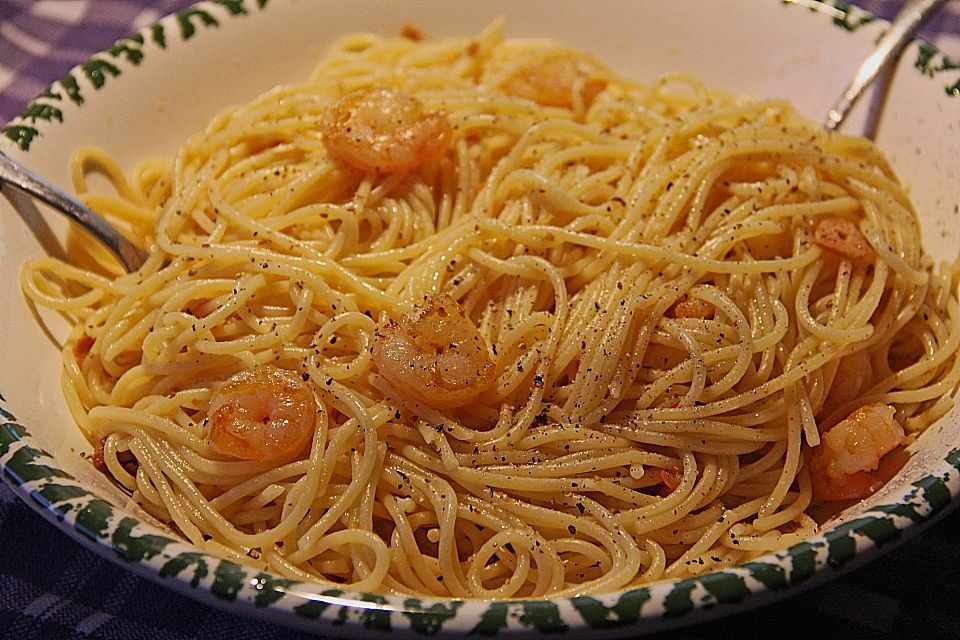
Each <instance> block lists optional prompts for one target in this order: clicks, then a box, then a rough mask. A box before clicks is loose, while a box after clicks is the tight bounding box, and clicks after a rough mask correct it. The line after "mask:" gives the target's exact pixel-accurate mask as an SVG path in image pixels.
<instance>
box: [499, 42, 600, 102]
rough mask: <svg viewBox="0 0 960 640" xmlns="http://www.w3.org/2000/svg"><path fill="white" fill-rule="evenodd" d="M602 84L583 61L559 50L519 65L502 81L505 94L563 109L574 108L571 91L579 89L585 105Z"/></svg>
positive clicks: (590, 100)
mask: <svg viewBox="0 0 960 640" xmlns="http://www.w3.org/2000/svg"><path fill="white" fill-rule="evenodd" d="M606 87H607V81H606V80H604V79H603V78H600V77H597V76H595V75H593V73H592V70H591V69H590V68H589V67H588V66H586V64H585V63H584V61H582V60H580V59H579V58H576V57H573V56H571V55H569V54H563V53H558V54H556V55H554V56H552V57H548V58H542V59H537V60H535V61H532V62H529V63H527V64H524V65H522V66H520V68H519V69H517V71H516V72H514V73H513V74H512V75H511V76H510V77H509V78H507V80H506V81H505V82H504V83H503V84H502V88H503V91H504V92H505V93H507V94H509V95H512V96H517V97H519V98H526V99H527V100H533V101H535V102H538V103H540V104H542V105H544V106H548V107H563V108H565V109H572V108H573V107H574V104H575V100H574V91H576V90H578V89H579V92H580V100H581V101H582V103H583V105H584V107H589V106H590V105H591V104H592V103H593V101H594V99H595V98H596V97H597V95H599V94H600V92H601V91H603V90H604V89H605V88H606Z"/></svg>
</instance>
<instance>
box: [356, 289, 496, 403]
mask: <svg viewBox="0 0 960 640" xmlns="http://www.w3.org/2000/svg"><path fill="white" fill-rule="evenodd" d="M373 361H374V363H376V365H377V369H378V370H379V371H380V373H381V375H383V377H384V378H386V379H387V380H388V381H389V382H390V384H392V385H393V386H394V387H395V388H397V389H398V390H400V391H402V392H403V393H404V394H406V395H407V396H409V397H411V398H414V399H416V400H418V401H419V402H422V403H424V404H426V405H428V406H431V407H434V408H436V409H451V408H454V407H461V406H463V405H466V404H469V403H470V402H472V401H474V400H475V399H476V398H477V397H478V396H479V395H480V394H481V393H483V392H484V390H486V388H487V387H488V386H490V383H491V382H492V380H493V373H494V371H493V369H494V365H493V361H492V360H491V359H490V354H489V352H488V349H487V344H486V341H484V339H483V336H481V335H480V332H479V331H478V330H477V328H476V326H474V324H473V322H472V321H471V320H470V318H468V317H467V314H466V312H465V311H464V310H463V307H461V306H460V305H459V304H458V303H457V301H456V300H454V299H453V298H451V297H450V296H447V295H442V294H441V295H435V296H431V297H428V298H426V299H425V300H424V301H423V302H422V303H421V304H419V305H417V306H416V307H415V308H414V309H413V311H411V312H410V313H408V314H407V315H405V316H404V317H403V318H402V319H401V320H400V321H399V322H390V323H388V324H386V325H385V326H382V327H380V328H378V329H377V333H376V336H375V340H374V343H373Z"/></svg>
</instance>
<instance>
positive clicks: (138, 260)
mask: <svg viewBox="0 0 960 640" xmlns="http://www.w3.org/2000/svg"><path fill="white" fill-rule="evenodd" d="M0 184H8V185H10V186H11V187H14V188H15V189H18V190H19V191H22V192H24V193H26V194H28V195H31V196H33V197H35V198H37V199H38V200H42V201H43V202H45V203H47V204H48V205H50V206H51V207H53V208H54V209H56V210H57V211H59V212H60V213H62V214H64V215H65V216H67V217H68V218H70V219H71V220H73V221H74V222H76V223H77V224H79V225H80V226H81V227H83V228H84V229H86V230H87V231H89V232H90V233H91V234H92V235H93V236H94V237H95V238H97V239H98V240H99V241H100V242H102V243H103V245H104V246H105V247H106V248H107V249H109V250H110V252H111V253H112V254H113V255H115V256H116V257H117V259H118V260H120V263H121V264H123V267H124V269H126V270H127V271H136V270H137V269H139V268H140V265H142V264H143V263H144V261H145V260H146V259H147V254H146V253H144V252H143V251H142V250H141V249H139V248H138V247H136V246H134V245H133V244H132V243H131V242H130V241H129V240H127V239H126V238H124V237H123V236H122V235H120V232H119V231H117V230H116V229H114V228H113V227H112V226H110V223H108V222H107V221H106V220H104V219H103V218H102V217H100V216H99V215H97V214H96V213H94V212H93V211H91V210H90V209H89V208H87V207H86V206H84V205H83V204H81V203H80V202H78V201H76V200H75V199H73V198H71V197H70V196H68V195H67V194H66V193H64V192H63V191H61V190H60V189H58V188H57V187H55V186H53V185H52V184H50V183H49V182H47V181H46V180H44V179H42V178H40V177H39V176H37V175H36V174H34V173H32V172H31V171H30V170H29V169H27V168H26V167H24V166H23V165H21V164H20V163H18V162H16V161H15V160H11V159H10V158H8V157H7V156H5V155H4V154H3V153H0Z"/></svg>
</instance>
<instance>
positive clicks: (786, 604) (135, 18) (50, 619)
mask: <svg viewBox="0 0 960 640" xmlns="http://www.w3.org/2000/svg"><path fill="white" fill-rule="evenodd" d="M188 4H190V2H189V1H187V0H0V123H4V122H6V121H7V120H9V119H10V118H12V117H13V115H15V114H16V113H17V112H18V111H19V109H20V108H22V107H23V106H24V105H25V104H26V103H27V102H28V101H29V100H30V99H31V98H32V97H33V96H35V95H37V94H38V93H40V92H41V91H42V90H43V89H44V88H45V87H46V86H47V85H48V84H49V83H50V82H51V81H53V80H55V79H56V78H59V77H60V76H61V75H62V74H63V73H64V72H65V71H66V70H68V69H69V68H70V67H71V66H73V65H74V64H76V63H77V62H79V61H81V60H83V59H84V58H85V57H86V56H88V55H89V54H90V53H92V52H95V51H97V50H99V49H101V48H103V47H105V46H108V45H109V44H111V43H112V42H113V41H115V40H116V39H118V38H120V37H122V36H124V35H127V34H128V33H129V32H130V31H131V30H133V29H134V28H137V27H140V26H143V25H146V24H150V23H152V22H154V21H155V20H156V19H157V18H159V17H160V16H162V15H164V14H166V13H169V12H171V11H176V10H178V9H181V8H183V7H185V6H187V5H188ZM855 4H857V5H859V6H860V7H862V8H864V9H866V10H868V11H870V12H872V13H874V14H876V15H879V16H881V17H885V18H890V17H892V15H893V14H894V13H895V12H896V10H897V8H898V7H899V5H900V0H861V1H859V2H856V3H855ZM921 35H922V36H923V37H924V38H926V39H927V40H929V41H931V42H933V43H934V44H936V45H937V46H938V47H940V49H941V50H943V51H944V52H945V53H947V54H949V55H951V56H953V57H954V58H956V59H960V0H955V1H954V2H952V3H948V5H947V6H946V8H945V9H943V10H942V11H941V13H940V15H939V16H938V17H937V18H935V19H934V21H933V22H932V23H931V24H930V25H928V26H927V27H926V28H925V29H924V31H923V32H922V33H921ZM52 556H56V557H57V558H58V561H57V562H56V563H48V562H46V560H47V559H48V558H50V557H52ZM64 559H66V560H64ZM307 637H308V636H306V635H303V634H300V633H296V632H291V631H289V630H286V629H283V628H280V627H277V626H274V625H271V624H267V623H264V622H259V621H256V620H252V619H249V618H244V617H239V616H235V615H232V614H230V613H226V612H224V611H221V610H218V609H214V608H211V607H208V606H206V605H203V604H199V603H197V602H194V601H192V600H189V599H187V598H185V597H183V596H180V595H177V594H175V593H173V592H171V591H168V590H167V589H165V588H164V587H162V586H159V585H156V584H153V583H151V582H148V581H146V580H143V579H141V578H138V577H137V576H135V575H134V574H132V573H130V572H128V571H127V570H125V569H122V568H120V567H117V566H116V565H114V564H112V563H110V562H108V561H106V560H103V559H102V558H100V557H99V556H97V555H95V554H93V553H91V552H90V551H88V550H87V549H85V548H84V547H81V546H80V545H79V544H77V543H76V542H74V541H73V540H71V539H69V538H68V537H67V536H66V535H64V534H63V533H61V532H60V531H59V530H58V529H57V528H55V527H54V526H52V525H50V524H49V523H47V522H46V521H44V520H43V519H42V518H41V517H40V516H38V515H37V514H36V513H34V512H33V511H32V510H31V509H30V508H29V507H28V506H26V505H25V504H24V503H22V502H21V501H20V500H19V499H18V498H17V497H16V496H15V495H14V493H13V492H12V491H11V490H10V488H9V487H8V486H7V485H6V484H5V483H2V482H0V638H3V639H7V638H9V639H11V640H14V639H15V640H34V639H38V640H39V639H42V640H53V639H56V640H61V639H64V640H73V639H77V640H79V639H91V640H108V639H110V640H112V639H117V640H141V639H142V640H164V639H169V640H186V639H196V640H221V639H222V640H246V639H251V640H253V639H258V640H274V639H280V638H284V639H293V640H296V639H299V638H307ZM716 637H730V638H785V639H786V638H798V639H799V638H803V639H804V640H809V639H810V638H817V639H818V640H831V639H834V638H842V639H844V640H847V639H851V638H857V639H860V638H871V639H878V640H888V639H894V638H916V639H918V640H933V639H939V638H960V511H956V510H955V511H953V512H952V513H951V514H948V515H947V516H945V517H944V518H943V519H942V520H941V521H940V522H938V523H937V524H935V525H934V526H933V527H931V528H929V529H928V530H927V531H925V532H923V533H921V534H920V535H919V536H917V537H915V538H913V539H912V540H910V541H909V542H907V543H905V544H903V545H902V546H900V547H898V548H896V549H894V550H893V551H891V552H889V553H886V554H885V555H883V556H882V557H880V558H879V559H877V560H875V561H873V562H871V563H869V564H868V565H866V566H864V567H862V568H860V569H857V570H855V571H853V572H849V573H847V574H845V575H842V576H840V577H838V578H836V579H834V580H832V581H830V582H827V583H826V584H824V585H822V586H819V587H816V588H814V589H812V590H809V591H806V592H804V593H800V594H796V595H792V596H791V597H789V598H788V599H785V600H782V601H780V602H777V603H775V604H772V605H769V606H766V607H763V608H761V609H757V610H753V611H749V612H746V613H740V614H737V615H734V616H731V617H728V618H725V619H722V620H717V621H713V622H708V623H703V624H699V625H695V626H692V627H688V628H685V629H681V630H678V631H673V632H669V633H666V634H660V635H657V636H652V638H654V639H656V640H667V639H671V640H674V639H679V638H690V639H695V638H716Z"/></svg>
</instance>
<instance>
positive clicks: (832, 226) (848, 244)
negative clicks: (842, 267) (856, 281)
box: [813, 217, 873, 262]
mask: <svg viewBox="0 0 960 640" xmlns="http://www.w3.org/2000/svg"><path fill="white" fill-rule="evenodd" d="M813 239H814V241H815V242H816V243H817V245H819V246H820V247H822V248H824V249H826V250H827V251H832V252H833V253H836V254H839V255H841V256H843V257H844V258H847V259H848V260H852V261H854V262H863V261H864V260H867V259H868V258H869V257H870V256H872V255H873V248H872V247H871V246H870V243H869V242H867V239H866V238H865V237H863V233H861V232H860V227H858V226H857V223H855V222H854V221H853V220H849V219H847V218H840V217H832V218H825V219H823V220H821V221H820V222H818V223H817V226H816V228H815V229H814V231H813Z"/></svg>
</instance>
